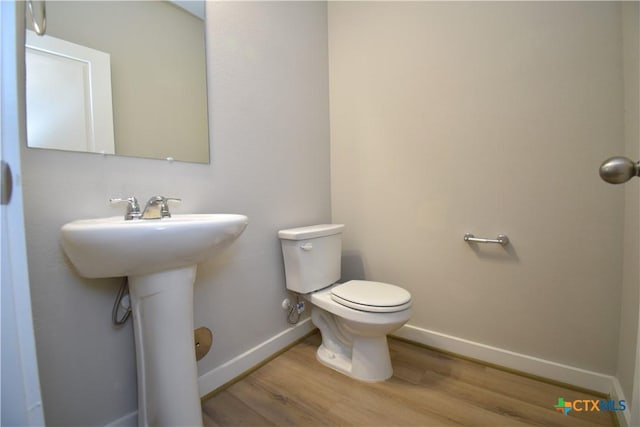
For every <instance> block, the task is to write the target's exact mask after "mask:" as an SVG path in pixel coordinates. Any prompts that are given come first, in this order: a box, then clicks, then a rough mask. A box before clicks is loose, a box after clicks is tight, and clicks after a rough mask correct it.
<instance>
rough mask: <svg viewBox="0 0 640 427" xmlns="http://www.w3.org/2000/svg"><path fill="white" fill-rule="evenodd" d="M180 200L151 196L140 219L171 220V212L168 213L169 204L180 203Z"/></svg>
mask: <svg viewBox="0 0 640 427" xmlns="http://www.w3.org/2000/svg"><path fill="white" fill-rule="evenodd" d="M181 201H182V200H181V199H175V198H170V197H164V196H153V197H152V198H150V199H149V201H148V202H147V206H146V207H145V208H144V212H142V216H141V218H142V219H161V218H171V212H169V202H181Z"/></svg>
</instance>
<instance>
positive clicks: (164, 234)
mask: <svg viewBox="0 0 640 427" xmlns="http://www.w3.org/2000/svg"><path fill="white" fill-rule="evenodd" d="M247 224H248V218H247V217H246V216H244V215H233V214H192V215H173V216H172V217H171V218H163V219H155V220H131V221H125V220H124V219H123V218H122V217H121V216H120V217H111V218H99V219H85V220H77V221H72V222H70V223H67V224H65V225H64V226H63V227H62V247H63V248H64V251H65V252H66V254H67V256H68V257H69V259H70V260H71V262H72V263H73V265H74V266H75V268H76V270H77V271H78V273H80V275H82V276H84V277H88V278H101V277H117V276H141V275H147V274H152V273H157V272H161V271H166V270H171V269H176V268H181V267H188V266H191V265H195V264H198V263H200V262H202V261H204V260H205V259H207V258H209V257H210V256H212V255H214V254H215V253H216V251H219V250H220V249H222V248H223V247H225V246H226V245H228V244H230V243H232V242H233V241H234V240H235V239H236V238H237V237H238V236H239V235H240V234H241V233H242V232H243V231H244V229H245V227H246V226H247Z"/></svg>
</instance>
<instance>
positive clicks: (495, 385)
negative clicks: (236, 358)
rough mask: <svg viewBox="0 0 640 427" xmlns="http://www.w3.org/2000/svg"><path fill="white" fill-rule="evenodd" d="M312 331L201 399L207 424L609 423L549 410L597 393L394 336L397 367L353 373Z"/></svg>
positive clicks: (602, 417) (604, 416) (606, 418)
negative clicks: (321, 358)
mask: <svg viewBox="0 0 640 427" xmlns="http://www.w3.org/2000/svg"><path fill="white" fill-rule="evenodd" d="M320 340H321V339H320V336H319V335H318V334H314V335H311V336H310V337H308V338H306V339H305V340H304V341H302V342H300V343H299V344H296V345H295V346H294V347H292V348H291V349H290V350H288V351H286V352H285V353H283V354H281V355H280V356H278V357H277V358H275V359H273V360H271V361H270V362H268V363H267V364H265V365H264V366H262V367H261V368H259V369H258V370H256V371H254V372H253V373H251V374H250V375H249V376H247V377H245V378H244V379H242V380H241V381H239V382H237V383H235V384H233V385H232V386H230V387H228V388H227V389H225V390H223V391H221V392H220V393H218V394H216V395H215V396H213V397H211V398H209V399H208V400H206V401H205V402H204V403H203V404H202V410H203V418H204V425H205V426H315V425H323V426H324V425H328V426H330V425H340V426H496V427H510V426H524V425H529V426H530V425H538V426H578V427H580V426H584V427H588V426H614V425H615V424H614V421H613V417H612V415H611V413H610V412H576V411H570V412H569V415H568V416H564V415H562V414H561V413H559V412H557V411H555V410H554V408H553V405H554V404H555V403H556V402H557V400H558V397H563V398H564V399H565V400H577V399H600V398H599V397H597V396H592V395H589V394H585V393H582V392H578V391H574V390H570V389H566V388H563V387H559V386H556V385H551V384H547V383H544V382H541V381H537V380H534V379H532V378H527V377H523V376H520V375H517V374H513V373H509V372H505V371H502V370H499V369H495V368H492V367H489V366H485V365H482V364H479V363H475V362H471V361H468V360H464V359H459V358H456V357H453V356H450V355H446V354H443V353H440V352H436V351H432V350H429V349H425V348H422V347H418V346H415V345H412V344H409V343H406V342H403V341H398V340H395V339H390V340H389V347H390V352H391V360H392V363H393V367H394V375H393V377H392V378H391V379H389V380H388V381H385V382H382V383H364V382H360V381H356V380H352V379H350V378H348V377H346V376H344V375H342V374H339V373H337V372H335V371H333V370H332V369H329V368H327V367H325V366H323V365H321V364H320V363H319V362H318V361H317V360H316V358H315V351H316V348H317V347H318V345H319V344H320Z"/></svg>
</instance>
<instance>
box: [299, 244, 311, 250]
mask: <svg viewBox="0 0 640 427" xmlns="http://www.w3.org/2000/svg"><path fill="white" fill-rule="evenodd" d="M300 249H302V250H303V251H310V250H311V249H313V243H310V242H306V243H303V244H301V245H300Z"/></svg>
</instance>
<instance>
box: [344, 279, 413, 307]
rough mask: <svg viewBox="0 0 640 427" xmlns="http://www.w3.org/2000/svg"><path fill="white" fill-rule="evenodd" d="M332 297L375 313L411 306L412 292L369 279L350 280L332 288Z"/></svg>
mask: <svg viewBox="0 0 640 427" xmlns="http://www.w3.org/2000/svg"><path fill="white" fill-rule="evenodd" d="M331 299H332V300H334V301H335V302H337V303H338V304H342V305H344V306H346V307H350V308H355V309H356V310H362V311H369V312H375V313H385V312H387V313H388V312H395V311H401V310H404V309H406V308H409V307H411V294H410V293H409V292H407V291H406V290H405V289H403V288H401V287H400V286H395V285H390V284H388V283H381V282H369V281H368V280H350V281H348V282H346V283H343V284H342V285H338V286H335V287H334V288H332V289H331Z"/></svg>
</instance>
